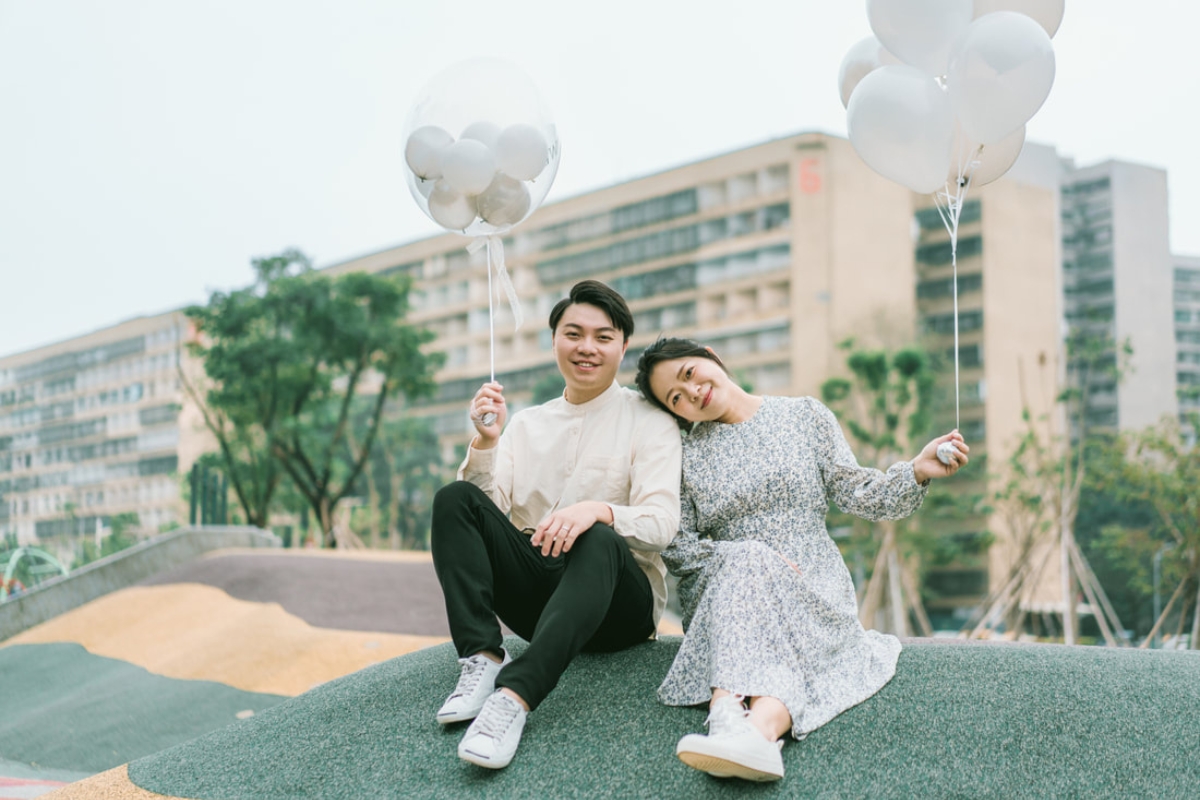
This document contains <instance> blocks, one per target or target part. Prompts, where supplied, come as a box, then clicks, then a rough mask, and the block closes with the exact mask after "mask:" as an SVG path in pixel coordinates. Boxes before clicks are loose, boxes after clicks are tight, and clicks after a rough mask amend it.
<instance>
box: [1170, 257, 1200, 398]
mask: <svg viewBox="0 0 1200 800" xmlns="http://www.w3.org/2000/svg"><path fill="white" fill-rule="evenodd" d="M1174 262H1175V269H1174V282H1175V287H1174V288H1175V291H1174V300H1175V381H1176V384H1177V385H1178V387H1179V390H1180V393H1179V412H1180V414H1195V413H1198V412H1200V256H1175V258H1174Z"/></svg>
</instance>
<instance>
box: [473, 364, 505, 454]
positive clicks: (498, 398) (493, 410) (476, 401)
mask: <svg viewBox="0 0 1200 800" xmlns="http://www.w3.org/2000/svg"><path fill="white" fill-rule="evenodd" d="M485 414H495V415H496V418H495V419H494V420H492V421H491V424H490V425H484V424H483V419H484V415H485ZM507 419H508V406H507V405H505V403H504V387H503V386H501V385H500V384H498V383H496V382H495V381H493V382H491V383H485V384H484V385H483V386H480V387H479V391H478V392H476V393H475V397H474V398H473V399H472V400H471V422H473V423H475V430H476V431H477V432H478V433H479V435H478V436H477V437H475V441H474V442H473V443H472V446H473V447H474V448H475V449H476V450H491V449H492V448H493V447H495V446H496V442H498V441H500V431H502V430H504V423H505V421H506V420H507Z"/></svg>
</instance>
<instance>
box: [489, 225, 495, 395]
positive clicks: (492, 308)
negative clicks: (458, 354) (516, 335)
mask: <svg viewBox="0 0 1200 800" xmlns="http://www.w3.org/2000/svg"><path fill="white" fill-rule="evenodd" d="M487 262H488V263H487V274H488V357H489V358H490V359H491V375H492V383H495V382H496V307H495V298H496V295H495V292H493V291H492V245H491V240H490V239H489V240H488V260H487Z"/></svg>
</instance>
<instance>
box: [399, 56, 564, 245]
mask: <svg viewBox="0 0 1200 800" xmlns="http://www.w3.org/2000/svg"><path fill="white" fill-rule="evenodd" d="M521 125H524V126H528V127H530V128H532V129H534V130H535V131H537V133H538V134H539V135H540V137H541V141H542V142H543V145H542V147H543V149H542V150H541V151H540V154H539V151H538V148H536V147H527V148H526V147H517V148H516V150H517V151H518V153H523V154H524V155H525V158H515V157H514V156H513V155H512V154H511V153H508V154H507V155H506V162H505V163H506V164H508V166H509V167H510V168H511V169H514V171H516V172H518V173H521V174H527V172H528V171H529V170H533V169H535V167H536V170H537V171H536V180H531V181H530V182H527V183H526V184H525V189H526V190H527V191H528V193H529V209H528V210H527V211H526V212H525V214H524V215H523V218H524V217H528V216H529V215H530V214H531V213H533V210H534V209H536V208H537V207H538V206H540V205H541V203H542V201H543V200H545V198H546V195H547V193H548V192H549V191H550V188H551V187H552V186H553V184H554V177H555V175H556V174H557V172H558V165H559V161H560V159H561V153H562V145H561V143H560V142H559V138H558V132H557V130H556V129H555V125H554V118H553V114H552V113H551V111H550V108H549V107H548V106H547V104H546V102H545V100H544V99H543V98H542V95H541V93H540V92H539V91H538V88H537V86H536V85H534V83H533V81H532V80H530V77H529V75H527V74H526V73H525V72H524V71H522V70H521V69H520V68H519V67H517V66H516V65H514V64H512V63H511V62H509V61H506V60H504V59H498V58H469V59H466V60H463V61H459V62H457V63H455V64H452V65H451V66H449V67H447V68H446V69H444V70H442V71H441V72H439V73H438V74H437V75H435V76H434V77H433V78H432V79H431V80H430V81H429V82H428V83H427V84H426V85H425V86H424V87H423V88H422V89H421V91H420V93H419V94H418V95H417V96H416V97H415V98H414V99H413V103H412V105H411V106H410V107H409V112H408V115H407V116H406V117H405V121H404V133H403V134H402V141H403V142H404V144H405V145H406V146H407V143H408V141H409V139H410V138H412V135H413V134H414V133H415V132H416V131H417V130H419V129H421V128H424V127H429V126H433V127H436V128H439V129H441V130H442V131H448V132H450V133H448V134H446V137H449V136H450V134H457V133H461V136H460V137H459V140H458V141H454V140H453V139H452V138H451V139H450V140H449V141H447V139H446V137H442V138H441V139H440V141H441V144H442V145H444V152H443V153H442V155H441V157H439V158H438V159H436V164H435V165H434V166H433V167H432V168H431V169H429V170H428V171H430V172H433V173H436V174H440V175H441V176H442V179H444V180H445V181H446V184H445V187H446V189H447V190H449V192H451V193H455V192H456V193H457V194H460V195H462V196H463V198H462V199H461V200H458V201H456V200H455V199H454V198H452V197H448V196H446V193H445V192H439V195H438V197H439V201H440V205H438V204H436V203H435V204H434V205H435V207H436V208H437V209H438V211H437V216H436V217H435V215H434V213H433V212H431V211H430V198H431V197H432V196H433V191H434V188H435V186H431V185H430V181H428V180H422V176H421V175H420V174H418V173H417V172H416V171H414V168H413V164H412V163H405V165H404V169H403V173H404V180H405V183H407V184H408V189H409V192H410V193H411V194H412V197H413V200H414V201H416V204H417V207H418V208H420V209H421V211H422V212H424V213H425V214H426V215H428V216H429V217H430V218H431V219H433V220H434V222H437V223H438V224H439V225H442V226H443V227H446V225H445V224H444V223H446V222H448V223H449V224H450V225H451V227H450V230H453V231H459V232H461V233H464V234H466V235H467V236H494V235H503V234H505V233H507V232H508V231H509V229H510V228H511V227H512V225H497V224H493V223H491V222H487V221H485V220H483V219H482V218H480V217H479V216H478V214H476V215H475V216H474V219H473V220H472V221H471V222H470V223H469V224H468V225H467V227H466V228H465V229H464V228H463V227H462V226H461V223H462V222H463V220H464V219H465V218H466V214H467V211H470V210H471V208H475V209H476V210H478V205H477V202H476V198H477V196H478V195H479V194H480V193H482V192H484V191H486V190H487V188H488V187H489V186H490V185H491V184H492V182H493V180H494V178H495V177H496V168H497V166H498V165H499V163H500V161H499V152H498V148H499V141H500V136H501V134H503V133H504V132H505V131H506V130H507V129H509V128H512V127H514V126H521ZM518 130H520V128H518ZM518 138H519V137H518ZM536 138H537V137H536V136H529V137H527V139H528V140H530V141H532V140H535V139H536ZM485 153H486V156H485ZM506 153H507V151H506ZM530 153H533V154H534V155H530ZM535 155H536V157H534V156H535ZM510 158H511V162H510V160H509V159H510ZM406 161H407V160H406ZM522 163H524V164H525V169H524V170H522V168H521V166H519V165H520V164H522ZM514 164H517V165H518V166H514ZM530 164H532V165H533V166H530ZM418 166H421V165H420V164H418ZM426 166H428V165H426ZM447 168H448V170H447ZM423 171H424V170H423ZM505 174H506V175H508V176H509V177H515V176H514V175H512V174H510V173H505ZM451 184H453V185H451ZM464 204H466V206H464ZM509 216H511V211H510V212H509V213H507V214H506V213H503V212H499V211H496V212H495V213H493V214H492V217H493V218H494V219H496V218H499V217H509ZM514 224H515V223H514Z"/></svg>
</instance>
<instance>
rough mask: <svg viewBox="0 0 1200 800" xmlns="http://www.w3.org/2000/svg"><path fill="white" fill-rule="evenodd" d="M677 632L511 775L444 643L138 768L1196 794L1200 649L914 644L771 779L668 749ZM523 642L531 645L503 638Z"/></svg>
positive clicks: (460, 779)
mask: <svg viewBox="0 0 1200 800" xmlns="http://www.w3.org/2000/svg"><path fill="white" fill-rule="evenodd" d="M678 643H679V640H678V639H676V638H673V637H669V638H665V639H662V640H660V641H658V642H654V643H647V644H644V645H639V646H637V647H635V648H632V649H630V650H627V651H625V652H622V653H616V654H612V655H584V656H581V657H580V658H578V659H576V661H575V662H574V663H572V665H571V667H570V669H569V670H568V671H567V673H566V674H565V675H564V676H563V679H562V681H561V683H560V684H559V687H558V689H557V690H556V691H555V692H554V693H553V694H552V695H551V696H550V697H549V698H548V699H547V700H546V702H545V703H543V705H542V706H541V708H539V709H538V710H537V711H536V712H534V713H533V714H531V715H530V717H529V722H528V724H527V726H526V729H525V735H524V738H523V740H522V743H521V748H520V750H519V751H518V752H517V756H516V759H515V760H514V761H513V763H512V765H511V766H509V767H508V768H507V769H505V770H500V771H488V770H484V769H480V768H478V767H474V766H472V765H470V764H466V763H464V762H462V761H460V760H459V759H458V758H457V756H456V752H455V751H456V747H457V743H458V740H459V738H460V737H461V736H462V734H463V733H464V732H465V730H466V724H465V723H464V724H461V725H454V726H450V727H449V728H445V729H444V728H442V726H440V725H438V724H437V723H436V722H435V721H434V719H433V715H434V712H435V711H436V709H437V707H438V706H439V705H440V703H441V702H442V700H443V699H444V697H445V695H446V694H448V693H449V691H450V690H451V689H452V688H453V686H454V682H455V680H456V678H457V674H458V665H457V663H456V662H455V658H454V652H453V650H452V648H451V647H450V646H449V645H441V646H438V647H433V648H429V649H427V650H422V651H419V652H416V653H412V654H409V655H406V656H402V657H400V658H397V659H393V660H392V661H389V662H386V663H383V664H379V665H377V666H374V667H369V668H367V669H364V670H362V671H360V672H357V673H354V674H352V675H348V676H346V677H344V678H340V679H338V680H336V681H332V682H330V683H328V684H325V685H323V686H320V687H318V688H316V689H314V690H312V691H310V692H308V693H306V694H304V695H301V696H300V697H296V698H293V699H291V700H289V701H287V702H284V703H282V704H280V705H278V706H275V707H273V708H270V709H268V710H266V711H264V712H263V713H261V714H258V715H256V716H255V717H253V718H251V719H249V720H245V721H243V722H239V723H237V724H235V725H232V726H230V727H227V728H224V729H222V730H219V731H215V732H213V733H210V734H207V735H204V736H202V737H200V738H198V739H195V740H193V741H190V742H186V743H184V744H181V745H178V746H176V747H173V748H171V749H169V750H165V751H163V752H160V753H156V754H154V755H150V756H147V757H145V758H142V759H139V760H137V761H134V762H132V763H131V764H130V765H129V778H130V780H131V781H132V782H133V783H134V784H136V785H137V786H139V787H141V788H143V789H147V790H150V791H154V792H159V793H162V794H166V795H175V796H180V797H190V798H200V799H201V800H217V798H277V797H320V798H364V797H370V798H389V797H396V798H400V797H403V798H424V797H429V798H469V797H497V798H524V797H528V798H539V799H540V798H549V797H553V798H558V797H589V798H590V797H664V798H667V797H687V798H707V797H731V796H743V795H751V794H752V795H754V796H797V797H873V798H876V797H904V798H910V797H922V798H989V797H995V798H1014V797H1038V798H1043V797H1089V798H1093V797H1130V796H1136V797H1193V796H1196V795H1197V793H1198V792H1200V759H1198V758H1197V753H1200V655H1198V654H1195V653H1170V652H1161V651H1154V652H1149V651H1137V652H1135V651H1129V650H1113V649H1106V648H1083V647H1076V648H1067V647H1060V646H1048V645H1047V646H1023V645H1000V644H951V643H929V642H919V643H909V644H907V645H906V647H905V650H904V653H903V654H902V655H901V658H900V663H899V667H898V669H897V674H896V677H895V678H894V679H893V681H892V682H891V683H890V684H888V686H886V687H885V688H884V689H883V690H882V691H881V692H880V693H879V694H877V695H876V696H875V697H873V698H871V699H869V700H868V701H866V702H865V703H863V704H862V705H860V706H858V707H856V708H853V709H850V710H849V711H847V712H846V713H845V714H843V715H842V716H840V717H838V718H837V719H835V720H834V721H833V722H831V723H830V724H829V725H827V726H825V727H824V728H822V729H820V730H818V731H816V732H815V733H813V734H812V735H810V736H809V737H808V738H807V739H806V740H804V741H802V742H794V741H793V742H789V743H788V744H787V746H786V747H785V748H784V751H783V755H784V763H785V765H786V768H787V773H788V774H787V776H786V777H785V779H784V780H783V781H782V782H780V783H777V784H766V785H760V784H750V783H744V782H730V781H718V780H716V779H713V778H710V777H708V776H706V775H703V774H701V773H697V772H695V771H693V770H691V769H689V768H688V767H686V766H684V765H683V764H682V763H680V762H679V761H678V760H677V759H676V758H675V756H674V748H675V743H676V742H677V741H678V739H679V737H680V736H682V735H683V734H685V733H690V732H696V731H700V730H702V728H703V722H704V717H705V711H704V710H703V709H678V708H667V707H664V706H661V705H659V704H658V703H657V702H656V701H655V699H654V690H655V689H656V688H657V686H658V683H659V681H660V680H661V678H662V676H663V675H664V674H665V673H666V670H667V667H668V665H669V664H670V661H671V659H672V658H673V657H674V654H675V652H676V650H677V648H678ZM507 645H508V646H510V647H511V648H512V649H513V651H514V653H519V652H520V651H521V650H522V649H523V646H522V644H521V643H520V642H519V641H518V640H515V639H510V640H508V642H507Z"/></svg>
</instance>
